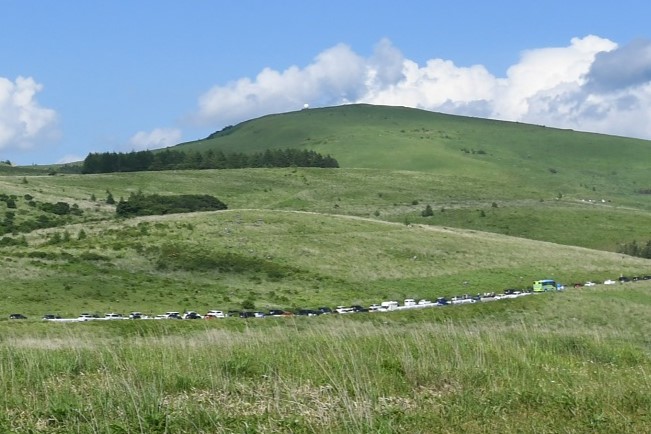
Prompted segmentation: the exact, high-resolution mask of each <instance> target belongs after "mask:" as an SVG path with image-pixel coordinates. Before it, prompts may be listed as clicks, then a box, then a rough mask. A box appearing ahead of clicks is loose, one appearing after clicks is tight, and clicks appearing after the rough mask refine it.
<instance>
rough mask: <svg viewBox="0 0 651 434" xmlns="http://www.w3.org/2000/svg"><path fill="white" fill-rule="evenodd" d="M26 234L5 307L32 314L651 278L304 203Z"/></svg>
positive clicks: (506, 240) (590, 256)
mask: <svg viewBox="0 0 651 434" xmlns="http://www.w3.org/2000/svg"><path fill="white" fill-rule="evenodd" d="M82 231H83V235H82ZM25 242H26V243H25V244H26V245H18V246H5V247H2V248H1V255H2V260H3V263H5V264H6V267H5V268H4V272H3V279H4V282H5V284H4V287H3V294H4V296H5V303H4V308H3V309H9V310H16V311H21V312H27V313H29V314H30V315H41V314H43V313H45V312H46V311H56V312H59V313H62V314H67V315H72V314H78V313H79V312H80V311H87V310H92V311H99V312H102V311H114V310H115V311H121V312H124V311H130V310H140V311H146V312H150V313H155V312H156V311H158V310H160V311H166V310H184V309H187V310H208V309H214V308H221V309H223V310H226V309H228V308H236V307H239V306H240V305H241V303H242V302H244V301H246V300H249V301H251V302H253V303H254V304H255V306H256V307H258V308H268V307H270V306H271V307H273V306H280V307H292V308H298V307H310V306H311V307H316V306H317V305H329V306H332V305H337V304H353V303H360V304H371V303H373V302H380V301H383V300H385V299H397V300H402V299H404V298H430V299H431V298H436V297H437V296H444V295H445V296H451V295H458V294H457V293H472V294H476V293H478V292H486V291H501V290H503V289H504V288H507V287H521V288H524V287H526V286H530V285H531V282H532V281H533V280H535V279H538V278H547V277H551V278H556V279H558V280H559V281H564V282H568V283H570V282H574V281H585V280H588V279H601V280H603V279H607V278H617V277H618V276H619V275H620V274H625V275H629V276H630V275H643V274H651V261H650V260H645V259H640V258H632V257H622V255H618V254H614V253H608V252H602V251H596V250H589V249H584V248H578V247H571V246H561V245H558V244H553V243H546V242H538V241H531V240H525V239H521V238H513V237H506V236H503V235H497V234H488V233H478V232H474V231H465V230H457V229H446V228H435V227H431V226H420V225H404V224H401V223H391V222H380V221H375V220H372V219H364V218H359V217H350V216H327V215H323V214H314V213H305V212H296V211H270V210H251V211H247V210H230V211H222V212H208V213H194V214H184V215H181V214H174V215H169V216H153V217H141V218H136V219H130V220H126V221H116V222H113V221H105V222H95V223H93V224H77V225H69V226H67V227H65V228H60V229H49V230H45V231H35V232H32V233H30V234H28V235H27V236H26V237H25Z"/></svg>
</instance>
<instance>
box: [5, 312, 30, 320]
mask: <svg viewBox="0 0 651 434" xmlns="http://www.w3.org/2000/svg"><path fill="white" fill-rule="evenodd" d="M9 319H27V317H26V316H25V315H23V314H22V313H12V314H11V315H9Z"/></svg>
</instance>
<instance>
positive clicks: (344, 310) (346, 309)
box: [335, 306, 355, 313]
mask: <svg viewBox="0 0 651 434" xmlns="http://www.w3.org/2000/svg"><path fill="white" fill-rule="evenodd" d="M335 312H337V313H355V311H354V310H353V308H352V307H346V306H337V308H336V309H335Z"/></svg>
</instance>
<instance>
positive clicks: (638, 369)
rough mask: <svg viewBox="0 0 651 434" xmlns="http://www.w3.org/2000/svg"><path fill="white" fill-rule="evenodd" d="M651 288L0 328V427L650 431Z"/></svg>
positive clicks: (623, 287)
mask: <svg viewBox="0 0 651 434" xmlns="http://www.w3.org/2000/svg"><path fill="white" fill-rule="evenodd" d="M650 290H651V285H649V284H648V283H646V282H635V283H628V284H624V285H618V286H616V287H613V288H606V287H603V288H601V287H596V288H590V289H587V288H586V289H582V290H571V291H566V292H563V293H554V294H542V295H531V296H529V297H524V298H520V299H516V300H503V301H499V302H493V303H485V304H481V305H466V306H455V307H446V308H432V309H426V310H419V311H410V312H394V313H388V314H381V313H379V314H358V315H352V316H337V315H331V316H321V317H318V318H274V319H249V320H240V319H225V320H220V321H190V322H186V321H117V322H101V323H72V324H71V323H68V324H42V323H34V324H27V323H21V324H8V323H6V322H5V323H0V330H2V333H1V336H2V340H1V341H0V353H1V357H0V373H1V374H2V378H3V393H2V394H0V403H1V405H2V408H3V410H4V411H3V415H2V416H1V417H0V429H2V430H3V431H5V432H48V433H50V432H55V433H56V432H61V433H67V432H81V433H86V432H88V433H100V432H104V433H116V432H125V433H126V432H138V433H165V432H200V433H220V432H224V433H226V432H295V433H302V432H305V433H307V432H355V433H364V432H369V433H370V432H374V433H377V432H380V433H396V432H423V433H425V432H428V433H429V432H450V433H452V432H468V433H488V432H550V433H551V432H585V433H589V432H590V433H592V432H604V433H619V432H631V433H638V432H639V433H643V432H648V429H649V426H651V420H650V419H649V417H650V416H649V414H648V408H649V405H650V404H651V403H650V402H649V400H650V398H649V397H650V396H651V383H650V381H649V375H648V372H649V370H650V369H651V363H650V359H649V344H648V335H649V333H650V332H651V330H650V329H649V323H648V321H647V318H648V316H649V314H651V311H650V306H651V297H649V291H650Z"/></svg>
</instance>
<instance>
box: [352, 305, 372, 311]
mask: <svg viewBox="0 0 651 434" xmlns="http://www.w3.org/2000/svg"><path fill="white" fill-rule="evenodd" d="M350 308H351V309H352V310H353V312H355V313H359V312H368V309H367V308H365V307H364V306H360V305H358V304H354V305H352V306H351V307H350Z"/></svg>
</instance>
